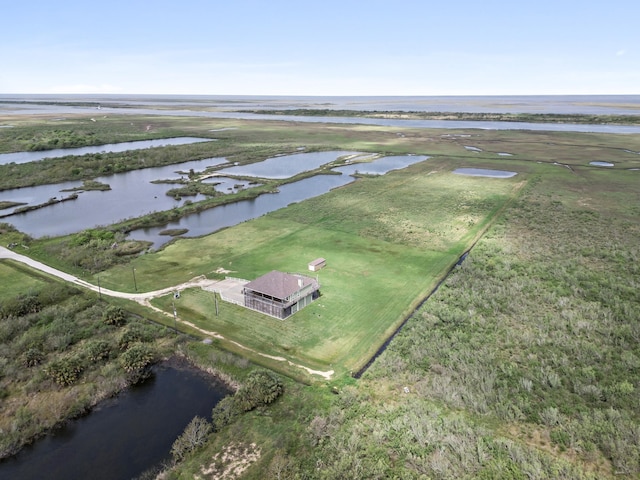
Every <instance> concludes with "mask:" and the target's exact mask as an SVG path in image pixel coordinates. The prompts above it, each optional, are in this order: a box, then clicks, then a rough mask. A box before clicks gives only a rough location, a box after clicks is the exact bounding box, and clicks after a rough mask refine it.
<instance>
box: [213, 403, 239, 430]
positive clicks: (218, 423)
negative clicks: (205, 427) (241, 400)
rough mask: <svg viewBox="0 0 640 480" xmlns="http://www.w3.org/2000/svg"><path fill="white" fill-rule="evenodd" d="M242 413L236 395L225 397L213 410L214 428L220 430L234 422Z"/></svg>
mask: <svg viewBox="0 0 640 480" xmlns="http://www.w3.org/2000/svg"><path fill="white" fill-rule="evenodd" d="M239 414H240V410H239V409H238V406H237V405H236V402H235V398H234V397H224V398H223V399H222V400H220V401H219V402H218V404H217V405H216V406H215V407H213V411H212V412H211V422H212V423H213V429H214V430H215V431H216V432H219V431H220V430H221V429H222V428H223V427H225V426H227V425H229V424H230V423H231V422H233V420H234V418H236V417H237V416H238V415H239Z"/></svg>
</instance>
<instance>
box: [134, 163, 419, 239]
mask: <svg viewBox="0 0 640 480" xmlns="http://www.w3.org/2000/svg"><path fill="white" fill-rule="evenodd" d="M334 153H335V152H334ZM427 158H429V157H426V156H417V155H404V156H392V157H382V158H378V159H376V160H374V161H372V162H369V163H358V164H353V165H349V166H346V167H338V168H335V169H334V170H339V171H341V173H342V175H315V176H313V177H309V178H305V179H302V180H299V181H297V182H293V183H288V184H286V185H282V186H280V187H279V188H278V193H275V194H263V195H260V196H259V197H257V198H254V199H251V200H243V201H241V202H235V203H231V204H228V205H221V206H219V207H214V208H210V209H208V210H204V211H202V212H200V213H197V214H194V215H189V216H187V217H183V218H181V219H180V220H178V221H176V222H171V223H169V224H167V225H164V226H160V227H153V228H145V229H139V230H134V231H133V232H131V233H130V235H129V236H130V237H131V238H133V239H136V240H145V241H148V242H153V248H159V247H161V246H162V245H164V244H165V243H166V242H168V241H169V240H170V239H169V238H167V236H165V235H160V232H161V231H162V230H165V229H183V228H186V229H188V230H189V231H188V232H187V233H186V234H185V235H183V236H185V237H197V236H200V235H207V234H209V233H213V232H215V231H218V230H220V229H222V228H225V227H231V226H233V225H237V224H239V223H241V222H245V221H247V220H251V219H253V218H257V217H260V216H262V215H265V214H266V213H269V212H272V211H274V210H278V209H280V208H284V207H286V206H287V205H289V204H291V203H294V202H301V201H303V200H306V199H308V198H313V197H316V196H318V195H322V194H324V193H327V192H329V191H330V190H332V189H334V188H337V187H342V186H344V185H347V184H348V183H351V182H352V181H353V180H354V178H353V177H352V176H351V174H353V173H354V172H355V171H356V170H357V171H360V172H363V173H364V172H365V171H370V172H373V173H375V174H380V175H382V174H385V173H387V172H389V171H391V170H395V169H398V168H404V167H407V166H409V165H412V164H414V163H418V162H421V161H423V160H426V159H427ZM351 167H354V168H351ZM352 170H353V171H352Z"/></svg>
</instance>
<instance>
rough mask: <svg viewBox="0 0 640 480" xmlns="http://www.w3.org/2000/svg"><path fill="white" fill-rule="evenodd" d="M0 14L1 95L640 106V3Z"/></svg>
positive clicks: (63, 4)
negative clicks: (558, 100)
mask: <svg viewBox="0 0 640 480" xmlns="http://www.w3.org/2000/svg"><path fill="white" fill-rule="evenodd" d="M3 4H4V5H3V6H2V8H1V9H0V12H1V15H0V93H116V94H117V93H121V94H138V93H145V94H199V95H526V94H531V95H535V94H640V25H639V23H638V22H639V19H640V2H638V1H637V0H624V1H616V0H613V1H607V2H601V1H596V0H582V1H573V0H555V1H547V0H537V1H536V2H517V1H513V0H511V1H492V0H486V1H466V0H461V1H457V2H431V1H428V0H422V1H419V0H386V1H378V0H363V1H359V0H340V1H334V0H323V1H314V2H306V1H304V0H298V1H289V0H263V1H257V0H226V1H218V0H211V1H198V0H180V1H176V0H173V1H170V2H169V1H165V0H156V1H139V0H129V1H126V2H125V1H121V0H111V1H100V0H98V1H96V2H87V1H86V0H84V1H82V2H80V1H75V0H61V1H59V2H54V1H51V0H47V1H39V0H38V1H30V0H25V1H23V2H17V1H12V2H9V1H8V0H7V1H5V2H3ZM7 4H8V5H7Z"/></svg>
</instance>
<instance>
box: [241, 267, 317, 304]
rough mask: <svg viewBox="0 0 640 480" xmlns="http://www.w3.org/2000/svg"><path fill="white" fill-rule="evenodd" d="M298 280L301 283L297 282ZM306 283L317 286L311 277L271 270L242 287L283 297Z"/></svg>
mask: <svg viewBox="0 0 640 480" xmlns="http://www.w3.org/2000/svg"><path fill="white" fill-rule="evenodd" d="M300 281H301V283H299V282H300ZM307 285H314V288H316V289H317V288H318V284H317V282H316V280H315V279H313V278H310V277H305V276H304V275H298V274H295V273H284V272H279V271H277V270H273V271H271V272H269V273H266V274H264V275H262V276H261V277H258V278H256V279H255V280H254V281H252V282H249V283H247V284H246V285H245V286H244V288H245V289H247V290H253V291H254V292H259V293H262V294H264V295H269V296H271V297H275V298H279V299H284V298H287V297H288V296H289V295H292V294H294V293H296V292H297V291H298V290H301V289H302V288H304V287H306V286H307Z"/></svg>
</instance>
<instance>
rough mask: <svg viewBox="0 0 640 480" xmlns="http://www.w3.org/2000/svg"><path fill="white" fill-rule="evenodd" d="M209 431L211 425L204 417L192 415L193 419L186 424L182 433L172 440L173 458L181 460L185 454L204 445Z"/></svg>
mask: <svg viewBox="0 0 640 480" xmlns="http://www.w3.org/2000/svg"><path fill="white" fill-rule="evenodd" d="M210 433H211V425H210V424H209V423H207V421H206V420H205V419H204V418H202V417H198V416H195V417H193V420H191V422H189V425H187V426H186V428H185V429H184V432H182V435H180V436H179V437H178V438H177V439H176V441H175V442H173V445H172V446H171V455H173V458H174V459H175V460H182V459H183V458H184V457H185V455H187V454H188V453H190V452H193V451H194V450H196V449H198V448H200V447H201V446H202V445H204V444H205V442H206V441H207V438H208V437H209V434H210Z"/></svg>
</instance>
